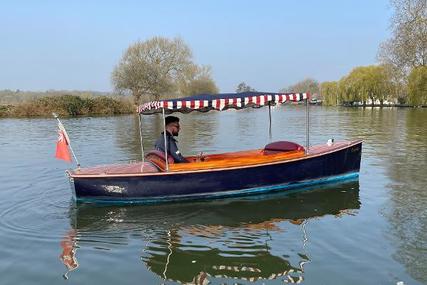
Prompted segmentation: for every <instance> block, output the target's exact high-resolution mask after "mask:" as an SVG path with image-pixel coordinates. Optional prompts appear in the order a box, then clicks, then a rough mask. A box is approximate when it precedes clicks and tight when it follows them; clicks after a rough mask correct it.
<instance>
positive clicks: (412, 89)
mask: <svg viewBox="0 0 427 285" xmlns="http://www.w3.org/2000/svg"><path fill="white" fill-rule="evenodd" d="M408 97H409V103H410V104H411V105H413V106H420V105H427V66H419V67H416V68H414V69H413V70H412V72H411V74H410V75H409V78H408Z"/></svg>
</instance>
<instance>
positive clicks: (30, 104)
mask: <svg viewBox="0 0 427 285" xmlns="http://www.w3.org/2000/svg"><path fill="white" fill-rule="evenodd" d="M134 111H135V107H134V105H133V103H132V100H131V98H127V97H108V96H97V97H88V98H83V97H80V96H76V95H59V96H45V97H41V98H36V99H31V100H28V101H24V102H22V103H16V104H4V105H0V118H7V117H12V118H13V117H15V118H23V117H49V116H51V114H52V112H55V113H57V114H58V115H60V116H63V117H64V116H65V117H67V116H84V115H86V116H87V115H120V114H130V113H133V112H134Z"/></svg>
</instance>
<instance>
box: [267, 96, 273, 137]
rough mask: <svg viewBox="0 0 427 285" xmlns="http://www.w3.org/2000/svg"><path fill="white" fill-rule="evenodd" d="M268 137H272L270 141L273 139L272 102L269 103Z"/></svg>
mask: <svg viewBox="0 0 427 285" xmlns="http://www.w3.org/2000/svg"><path fill="white" fill-rule="evenodd" d="M268 120H269V121H268V137H269V139H270V142H271V140H272V137H273V136H272V132H271V103H270V102H269V103H268Z"/></svg>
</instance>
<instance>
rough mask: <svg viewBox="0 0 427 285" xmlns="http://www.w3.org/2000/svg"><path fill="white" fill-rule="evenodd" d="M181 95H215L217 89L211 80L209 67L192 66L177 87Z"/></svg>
mask: <svg viewBox="0 0 427 285" xmlns="http://www.w3.org/2000/svg"><path fill="white" fill-rule="evenodd" d="M178 89H179V92H180V93H181V94H182V95H185V96H186V95H189V96H191V95H197V94H215V93H218V91H219V90H218V87H217V86H216V84H215V82H214V81H213V80H212V76H211V68H210V67H209V66H201V67H199V66H196V65H195V66H194V67H193V68H192V69H191V70H189V72H188V74H187V75H186V76H185V77H184V78H183V79H182V80H181V82H180V83H179V85H178Z"/></svg>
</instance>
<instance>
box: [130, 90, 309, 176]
mask: <svg viewBox="0 0 427 285" xmlns="http://www.w3.org/2000/svg"><path fill="white" fill-rule="evenodd" d="M309 98H310V94H309V93H268V92H242V93H225V94H217V95H212V94H201V95H196V96H190V97H184V98H178V99H170V100H160V101H151V102H148V103H145V104H142V105H140V106H138V108H137V112H138V116H139V129H140V132H139V133H140V142H141V153H142V161H143V162H144V145H143V140H142V124H141V121H142V116H143V115H152V114H157V113H161V114H162V119H163V139H164V143H165V151H164V153H165V160H166V172H169V162H168V147H167V137H166V122H165V117H166V114H172V113H175V112H180V113H190V112H192V111H199V112H208V111H211V110H216V111H225V110H228V109H244V108H248V107H254V108H260V107H263V106H268V118H269V125H268V133H269V139H270V141H271V139H272V125H271V121H272V119H271V117H272V116H271V107H272V106H275V105H278V104H283V103H286V102H299V101H305V105H306V148H305V153H306V154H308V153H309V148H310V138H309V136H310V126H309V124H310V115H309V111H310V109H309V102H308V100H309ZM141 170H142V168H141Z"/></svg>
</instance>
